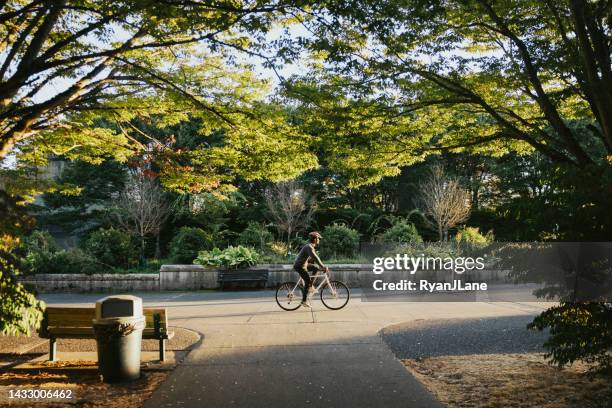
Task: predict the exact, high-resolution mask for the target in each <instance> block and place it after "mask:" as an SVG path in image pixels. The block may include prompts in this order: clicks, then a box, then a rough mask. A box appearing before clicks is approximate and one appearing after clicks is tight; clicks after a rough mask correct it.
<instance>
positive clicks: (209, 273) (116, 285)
mask: <svg viewBox="0 0 612 408" xmlns="http://www.w3.org/2000/svg"><path fill="white" fill-rule="evenodd" d="M330 268H331V270H332V279H337V280H340V281H343V282H345V283H346V284H347V285H349V287H359V286H360V275H361V274H364V273H368V274H369V273H371V271H372V265H368V264H343V265H331V266H330ZM251 269H252V270H258V271H259V270H267V271H268V272H269V275H268V282H267V284H266V286H267V287H269V288H274V287H276V286H278V284H280V283H282V282H286V281H295V280H297V278H298V275H297V274H296V273H295V272H294V271H293V267H292V266H291V265H282V264H263V265H257V266H256V267H253V268H251ZM391 273H393V272H389V271H388V272H385V274H386V276H385V280H389V278H390V276H387V274H391ZM396 273H397V272H396ZM397 274H398V276H394V278H398V279H400V278H401V279H409V278H411V276H410V275H409V274H408V273H401V272H400V273H397ZM428 274H432V275H429V279H432V280H436V281H446V280H452V279H453V275H452V274H449V273H448V272H428ZM217 276H218V270H217V269H212V268H205V267H203V266H201V265H162V266H161V269H160V271H159V273H147V274H94V275H85V274H48V275H30V276H24V277H21V278H20V281H21V282H22V283H24V284H26V285H28V286H30V287H33V288H34V289H35V290H37V291H38V292H39V293H51V292H115V293H116V292H133V291H135V292H146V291H158V290H202V289H217V288H218V287H219V284H218V282H217ZM412 278H414V276H412ZM470 278H472V279H474V280H483V279H484V280H487V281H491V280H505V279H506V278H507V271H497V270H493V271H480V272H478V273H476V274H473V273H472V274H471V276H470Z"/></svg>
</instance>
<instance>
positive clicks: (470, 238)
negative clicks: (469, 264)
mask: <svg viewBox="0 0 612 408" xmlns="http://www.w3.org/2000/svg"><path fill="white" fill-rule="evenodd" d="M493 239H494V238H493V234H492V233H491V232H489V233H488V234H487V235H482V234H481V233H480V230H479V229H478V228H474V227H464V228H461V229H460V230H459V231H457V235H455V242H456V243H457V245H458V246H459V248H460V249H462V250H463V252H466V253H473V252H477V251H480V250H482V249H484V248H486V247H487V246H488V245H489V244H490V243H492V242H493Z"/></svg>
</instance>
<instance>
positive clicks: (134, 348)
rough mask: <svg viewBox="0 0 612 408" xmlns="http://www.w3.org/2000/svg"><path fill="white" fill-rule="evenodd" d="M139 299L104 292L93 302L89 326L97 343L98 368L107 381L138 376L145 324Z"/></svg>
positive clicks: (130, 378)
mask: <svg viewBox="0 0 612 408" xmlns="http://www.w3.org/2000/svg"><path fill="white" fill-rule="evenodd" d="M145 325H146V323H145V317H144V315H143V313H142V299H141V298H138V297H136V296H131V295H118V296H108V297H105V298H103V299H100V300H98V301H97V302H96V318H95V319H94V320H93V328H94V332H95V333H96V342H97V343H98V369H99V370H100V374H102V379H103V381H104V382H107V383H115V382H124V381H133V380H136V379H138V378H139V377H140V346H141V341H142V331H143V330H144V328H145Z"/></svg>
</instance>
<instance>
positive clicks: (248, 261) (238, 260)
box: [193, 246, 259, 269]
mask: <svg viewBox="0 0 612 408" xmlns="http://www.w3.org/2000/svg"><path fill="white" fill-rule="evenodd" d="M258 261H259V254H258V253H257V252H256V251H255V250H254V249H253V248H248V247H244V246H237V247H234V246H229V247H227V248H225V249H224V250H221V249H219V248H213V249H212V250H211V251H201V252H200V253H199V254H198V257H197V258H196V259H195V260H194V261H193V263H195V264H199V265H204V266H215V267H224V268H228V269H239V268H247V267H249V266H253V265H255V264H256V263H257V262H258Z"/></svg>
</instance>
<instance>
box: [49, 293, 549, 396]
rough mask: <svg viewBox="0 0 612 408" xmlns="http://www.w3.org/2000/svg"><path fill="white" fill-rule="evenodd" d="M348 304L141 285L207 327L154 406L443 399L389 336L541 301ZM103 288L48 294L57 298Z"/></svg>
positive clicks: (71, 299) (179, 320)
mask: <svg viewBox="0 0 612 408" xmlns="http://www.w3.org/2000/svg"><path fill="white" fill-rule="evenodd" d="M352 295H354V296H353V297H352V299H351V301H350V302H349V304H348V306H347V307H346V308H344V309H342V310H339V311H330V310H327V309H325V308H324V306H323V305H322V304H321V302H320V301H316V300H315V301H313V309H312V310H310V311H309V310H306V309H298V310H297V311H294V312H285V311H283V310H281V309H280V308H279V307H278V306H277V305H276V303H275V302H274V293H273V292H272V291H258V292H187V293H179V292H176V293H175V292H165V293H164V292H160V293H142V294H137V296H142V297H143V299H144V301H145V303H146V305H147V306H154V305H157V306H164V307H167V308H168V313H169V319H170V324H171V325H176V326H181V327H186V328H189V329H191V330H195V331H198V332H200V333H201V334H202V335H203V336H204V340H203V341H202V343H201V345H200V346H199V347H197V348H196V349H194V350H193V351H192V352H191V353H190V354H189V356H188V357H187V358H186V360H185V361H184V363H183V364H182V365H180V366H179V367H178V368H177V369H176V370H175V371H174V372H173V373H172V374H171V375H170V377H169V379H168V380H167V381H166V382H165V383H164V384H163V385H162V386H161V387H160V388H159V389H158V390H157V391H156V392H155V393H154V394H153V395H152V397H151V398H150V399H149V400H148V401H147V402H146V403H145V405H144V406H145V407H167V406H182V407H200V406H209V407H277V406H284V407H311V406H312V407H345V406H351V407H436V406H439V404H438V403H437V401H436V400H435V399H434V398H433V397H432V396H431V394H430V393H429V392H428V391H427V390H426V389H425V388H424V387H423V386H422V385H421V384H420V383H419V382H418V381H417V380H416V379H414V377H412V376H411V375H410V374H409V373H408V372H407V371H406V370H405V369H404V367H403V365H402V364H401V362H400V361H399V360H397V359H396V358H395V357H394V355H393V354H392V353H391V352H390V350H389V349H388V348H387V347H386V346H385V344H384V343H383V342H382V340H381V337H380V336H379V334H378V333H379V331H380V330H381V329H382V328H383V327H385V326H388V325H391V324H397V323H401V322H408V324H410V323H409V322H419V321H422V320H424V319H425V320H426V319H466V318H482V317H492V318H495V317H500V316H526V315H534V314H536V313H539V312H540V311H541V310H543V309H544V308H546V307H547V305H546V304H538V303H485V302H479V303H475V302H474V303H468V302H465V303H410V302H396V303H380V302H362V301H361V299H360V296H359V292H358V291H353V293H352ZM99 297H101V296H100V295H97V296H96V295H55V294H53V295H46V296H44V299H45V300H46V301H47V302H49V303H53V304H65V305H68V304H72V305H75V306H76V305H77V304H80V303H83V302H85V303H91V302H93V301H95V300H96V299H98V298H99Z"/></svg>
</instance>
